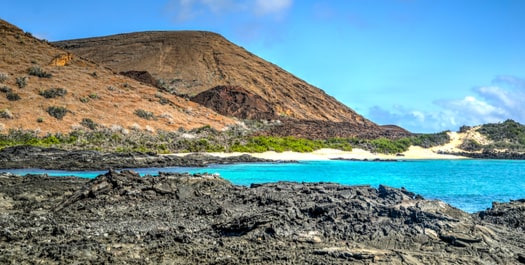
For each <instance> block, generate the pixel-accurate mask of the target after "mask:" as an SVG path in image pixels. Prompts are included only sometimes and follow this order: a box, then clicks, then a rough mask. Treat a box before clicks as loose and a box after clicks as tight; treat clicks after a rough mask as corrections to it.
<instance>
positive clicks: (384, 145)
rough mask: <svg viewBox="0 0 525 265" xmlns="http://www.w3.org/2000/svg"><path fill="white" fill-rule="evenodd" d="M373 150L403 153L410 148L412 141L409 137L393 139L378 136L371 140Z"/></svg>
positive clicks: (386, 152) (385, 152)
mask: <svg viewBox="0 0 525 265" xmlns="http://www.w3.org/2000/svg"><path fill="white" fill-rule="evenodd" d="M370 143H371V144H372V149H373V150H372V151H375V152H379V153H384V154H396V153H402V152H405V151H407V150H408V148H409V147H410V146H411V144H412V143H411V141H410V139H408V138H401V139H398V140H391V139H387V138H378V139H374V140H371V141H370Z"/></svg>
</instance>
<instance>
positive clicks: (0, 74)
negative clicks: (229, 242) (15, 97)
mask: <svg viewBox="0 0 525 265" xmlns="http://www.w3.org/2000/svg"><path fill="white" fill-rule="evenodd" d="M8 77H9V75H8V74H7V73H3V72H0V83H3V82H5V81H6V80H7V78H8Z"/></svg>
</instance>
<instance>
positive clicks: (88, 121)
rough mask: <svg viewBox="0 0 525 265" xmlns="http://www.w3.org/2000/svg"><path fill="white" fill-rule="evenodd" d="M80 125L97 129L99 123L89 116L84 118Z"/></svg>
mask: <svg viewBox="0 0 525 265" xmlns="http://www.w3.org/2000/svg"><path fill="white" fill-rule="evenodd" d="M80 125H82V126H84V127H86V128H88V129H90V130H95V129H97V127H98V124H96V123H95V122H94V121H93V120H91V119H89V118H84V119H82V121H81V122H80Z"/></svg>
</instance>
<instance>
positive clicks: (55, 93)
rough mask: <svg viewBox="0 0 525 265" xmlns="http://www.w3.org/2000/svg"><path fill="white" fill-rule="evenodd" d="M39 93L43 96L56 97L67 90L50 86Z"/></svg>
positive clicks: (63, 94)
mask: <svg viewBox="0 0 525 265" xmlns="http://www.w3.org/2000/svg"><path fill="white" fill-rule="evenodd" d="M39 94H40V96H43V97H45V98H56V97H63V96H65V95H66V94H67V90H65V89H63V88H50V89H46V90H43V91H40V93H39Z"/></svg>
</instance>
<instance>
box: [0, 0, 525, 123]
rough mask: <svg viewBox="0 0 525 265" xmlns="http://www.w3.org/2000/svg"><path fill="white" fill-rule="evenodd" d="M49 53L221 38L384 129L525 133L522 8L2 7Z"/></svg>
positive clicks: (391, 2)
mask: <svg viewBox="0 0 525 265" xmlns="http://www.w3.org/2000/svg"><path fill="white" fill-rule="evenodd" d="M2 2H3V3H2V8H1V9H0V18H2V19H4V20H7V21H8V22H10V23H12V24H15V25H16V26H18V27H20V28H22V29H23V30H25V31H27V32H30V33H32V34H33V35H34V36H36V37H38V38H42V39H47V40H49V41H58V40H66V39H75V38H86V37H94V36H104V35H111V34H118V33H125V32H135V31H146V30H207V31H213V32H217V33H219V34H221V35H223V36H224V37H226V38H227V39H228V40H230V41H232V42H233V43H235V44H237V45H239V46H242V47H244V48H245V49H247V50H249V51H250V52H252V53H254V54H256V55H257V56H259V57H262V58H263V59H265V60H267V61H270V62H272V63H274V64H277V65H279V66H280V67H282V68H283V69H285V70H287V71H288V72H291V73H292V74H294V75H296V76H297V77H299V78H301V79H303V80H305V81H307V82H308V83H310V84H312V85H315V86H316V87H318V88H321V89H322V90H324V91H325V92H326V93H328V94H329V95H331V96H333V97H335V98H336V99H338V100H339V101H341V102H342V103H344V104H345V105H347V106H348V107H350V108H352V109H353V110H355V111H357V112H358V113H359V114H361V115H363V116H365V117H366V118H368V119H370V120H372V121H373V122H376V123H378V124H395V125H399V126H401V127H403V128H406V129H408V130H410V131H412V132H419V133H431V132H441V131H445V130H451V131H457V130H458V129H459V127H460V126H462V125H469V126H475V125H480V124H484V123H495V122H502V121H505V120H507V119H513V120H515V121H518V122H520V123H525V1H524V0H341V1H335V0H301V1H299V0H149V1H134V0H127V1H118V0H115V1H107V0H103V1H100V0H91V1H62V0H60V1H59V0H57V1H53V0H49V1H27V0H26V1H22V0H7V2H6V1H5V0H4V1H2Z"/></svg>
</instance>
